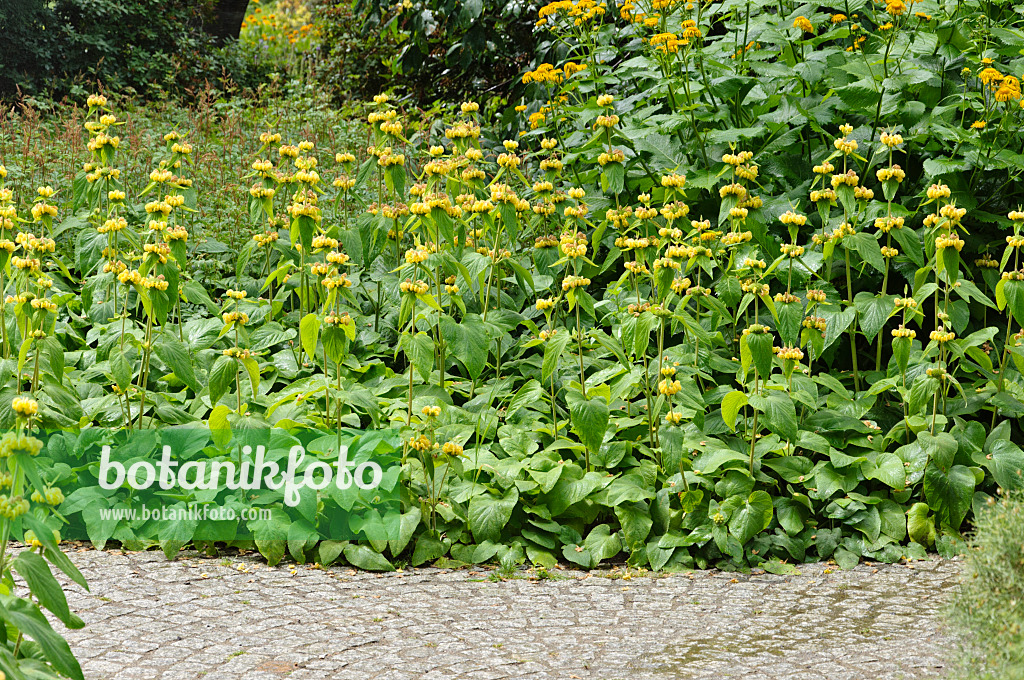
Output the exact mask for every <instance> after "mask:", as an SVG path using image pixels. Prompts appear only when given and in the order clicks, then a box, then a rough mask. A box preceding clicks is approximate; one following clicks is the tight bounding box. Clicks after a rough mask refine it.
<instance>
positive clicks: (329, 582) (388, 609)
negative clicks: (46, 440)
mask: <svg viewBox="0 0 1024 680" xmlns="http://www.w3.org/2000/svg"><path fill="white" fill-rule="evenodd" d="M71 557H72V559H73V561H74V562H75V563H76V564H77V565H78V566H79V567H80V568H81V570H82V572H83V573H84V574H85V576H86V578H87V579H88V581H89V584H90V587H91V592H89V593H86V592H84V591H82V590H81V589H80V588H78V587H77V586H72V587H71V588H70V595H69V600H70V603H71V607H72V610H75V611H77V612H78V613H79V614H80V615H81V616H82V618H83V619H84V620H85V622H86V627H85V628H84V629H82V630H76V631H67V636H68V639H69V641H70V642H71V646H72V649H73V650H74V651H75V653H76V654H78V655H79V658H80V659H81V660H82V665H83V668H84V670H85V674H86V678H88V679H89V680H101V679H102V680H127V679H129V678H131V679H136V678H138V679H142V678H162V679H166V680H171V679H175V680H179V679H180V680H185V679H198V678H203V679H204V680H221V679H225V680H226V679H231V680H257V679H259V680H264V679H266V680H272V679H277V678H290V679H294V680H299V679H306V678H325V679H326V678H329V679H331V680H349V679H352V680H369V679H381V680H406V679H408V680H413V679H416V680H419V679H423V680H471V679H472V680H498V679H500V678H509V679H520V678H521V679H536V680H540V679H544V680H571V679H574V678H579V679H581V680H590V679H594V680H613V679H617V678H618V679H622V680H669V679H673V678H679V679H692V680H703V679H705V678H706V679H708V680H711V679H712V678H713V679H715V680H718V679H720V678H730V679H731V678H751V679H753V678H758V679H759V680H782V679H786V680H867V679H871V680H897V679H904V680H916V679H919V678H935V677H939V676H941V675H942V671H943V664H944V660H945V659H948V658H949V655H950V654H952V653H954V652H955V647H954V646H953V645H952V643H951V641H950V639H949V637H948V632H947V631H946V630H945V629H944V626H943V624H942V620H941V614H942V609H943V606H944V604H945V602H946V597H947V596H948V595H949V593H950V591H951V590H952V588H953V587H954V586H955V583H956V578H957V573H958V566H957V564H956V563H955V562H950V561H943V560H938V559H934V560H930V561H924V562H916V563H914V564H912V565H910V566H907V565H874V566H871V565H864V564H862V565H860V566H858V567H857V568H856V569H854V570H851V571H847V572H843V571H838V570H835V571H831V570H830V569H829V568H828V567H827V566H826V565H823V564H809V565H801V566H800V567H799V570H800V575H793V576H777V575H773V574H756V575H751V576H744V575H741V574H728V573H722V572H715V571H708V572H694V573H691V574H674V575H670V576H664V577H661V576H659V577H651V576H645V577H634V578H632V579H621V578H611V577H610V576H615V575H616V574H615V573H614V572H607V571H605V572H594V573H591V574H589V575H588V574H586V573H581V572H572V571H558V570H555V571H553V572H552V574H553V575H554V576H555V578H551V579H542V580H537V579H531V578H529V573H528V572H523V573H522V576H523V578H513V579H509V580H505V581H500V580H496V579H493V578H492V577H493V575H494V572H489V571H485V570H477V571H474V570H459V571H445V570H439V569H416V570H409V571H406V572H404V573H395V574H387V575H377V574H369V573H362V572H361V573H356V572H354V571H352V570H350V569H347V568H342V569H330V570H320V569H310V568H306V567H302V566H300V567H298V568H297V570H296V571H295V572H294V573H292V572H291V571H290V569H289V568H288V567H277V568H269V567H267V566H266V565H265V564H264V563H261V562H259V561H257V560H253V559H249V558H244V557H243V558H231V559H224V560H222V559H209V558H205V559H204V558H198V557H195V556H189V555H187V554H184V553H183V557H182V558H180V559H178V560H176V561H173V562H170V561H167V560H166V559H164V556H163V554H162V553H159V552H148V553H132V554H122V553H120V552H116V553H108V552H102V551H96V550H84V551H81V552H75V553H71ZM833 569H835V568H834V567H833ZM619 575H621V574H619Z"/></svg>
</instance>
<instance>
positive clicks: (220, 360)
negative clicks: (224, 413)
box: [209, 355, 238, 406]
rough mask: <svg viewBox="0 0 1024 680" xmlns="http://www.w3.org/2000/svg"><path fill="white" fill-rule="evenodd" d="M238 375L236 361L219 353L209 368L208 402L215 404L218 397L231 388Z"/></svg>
mask: <svg viewBox="0 0 1024 680" xmlns="http://www.w3.org/2000/svg"><path fill="white" fill-rule="evenodd" d="M236 375H238V362H237V361H235V359H234V357H229V356H224V355H221V356H219V357H217V361H215V362H214V363H213V368H211V369H210V384H209V388H210V404H211V405H212V406H216V405H217V402H218V401H220V398H221V397H223V396H224V395H225V394H227V392H228V391H229V390H230V389H231V386H232V384H233V383H234V382H235V376H236Z"/></svg>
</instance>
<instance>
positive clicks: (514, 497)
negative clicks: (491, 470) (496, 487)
mask: <svg viewBox="0 0 1024 680" xmlns="http://www.w3.org/2000/svg"><path fill="white" fill-rule="evenodd" d="M518 502H519V491H518V489H516V487H515V486H510V487H509V488H508V490H506V491H505V493H504V494H502V495H501V496H495V495H494V494H492V493H490V492H486V493H482V494H477V495H476V496H473V498H472V499H470V501H469V528H470V531H472V532H473V538H475V539H476V540H477V541H487V540H491V541H498V540H499V539H500V538H501V530H502V529H503V528H504V527H505V525H506V524H508V521H509V519H511V517H512V511H513V510H515V508H516V503H518Z"/></svg>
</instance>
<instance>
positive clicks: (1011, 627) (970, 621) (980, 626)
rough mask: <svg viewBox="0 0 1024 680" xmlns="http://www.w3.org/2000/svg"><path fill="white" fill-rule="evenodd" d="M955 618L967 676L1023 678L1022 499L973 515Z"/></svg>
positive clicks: (1004, 501) (1011, 499)
mask: <svg viewBox="0 0 1024 680" xmlns="http://www.w3.org/2000/svg"><path fill="white" fill-rule="evenodd" d="M975 526H976V530H975V533H974V537H973V539H972V540H971V546H970V549H969V550H968V552H967V557H966V562H965V565H964V567H965V568H964V573H963V584H962V585H961V587H960V590H959V592H958V594H957V597H956V600H955V603H954V608H953V621H954V622H955V624H956V625H957V626H958V627H959V628H960V630H961V632H962V634H963V637H964V643H965V645H966V646H967V650H968V653H967V654H965V655H963V668H962V671H963V672H964V673H965V675H966V676H967V677H971V678H985V679H986V680H988V679H991V680H996V679H1002V678H1020V677H1024V497H1022V496H1021V495H1020V494H1014V495H1011V496H1009V497H1003V498H1001V499H999V500H996V501H994V502H992V504H991V505H990V506H989V507H987V508H986V509H984V510H980V511H979V512H978V513H977V515H976V516H975Z"/></svg>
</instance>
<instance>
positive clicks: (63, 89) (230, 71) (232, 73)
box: [0, 0, 263, 98]
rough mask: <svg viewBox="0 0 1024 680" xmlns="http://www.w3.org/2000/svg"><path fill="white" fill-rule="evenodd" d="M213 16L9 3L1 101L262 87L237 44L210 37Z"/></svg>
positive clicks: (152, 3) (4, 15) (158, 2)
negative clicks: (102, 90)
mask: <svg viewBox="0 0 1024 680" xmlns="http://www.w3.org/2000/svg"><path fill="white" fill-rule="evenodd" d="M213 10H214V2H213V0H199V1H193V0H56V1H55V2H46V1H45V0H10V2H8V3H4V6H3V7H0V33H2V34H3V35H4V37H5V39H4V41H2V42H3V46H0V97H4V98H11V97H12V96H16V95H17V94H18V93H19V92H20V93H21V94H32V95H35V94H47V95H49V96H52V97H54V98H59V97H61V96H63V95H66V94H75V95H80V94H82V93H83V92H85V91H87V90H92V89H94V88H95V86H96V84H102V85H103V86H104V87H107V88H108V89H113V90H124V89H126V88H131V89H133V90H135V91H137V92H140V93H144V94H152V93H154V92H158V91H170V92H182V91H185V90H188V89H192V88H196V87H199V86H202V85H204V84H207V83H209V84H212V85H214V86H223V85H224V84H225V83H234V84H238V85H242V86H251V85H253V84H255V83H257V82H259V81H261V80H262V78H261V76H262V75H263V74H261V73H257V72H255V71H254V68H255V67H254V66H253V65H252V64H253V60H251V59H247V58H245V55H244V54H241V48H240V47H239V46H238V45H237V44H235V43H229V44H228V45H226V46H224V47H219V46H217V45H216V44H215V43H216V40H215V38H214V37H212V36H210V35H209V34H207V33H206V31H205V30H204V25H206V24H207V23H208V22H209V19H210V16H211V12H213ZM9 37H11V38H10V39H8V38H9Z"/></svg>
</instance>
